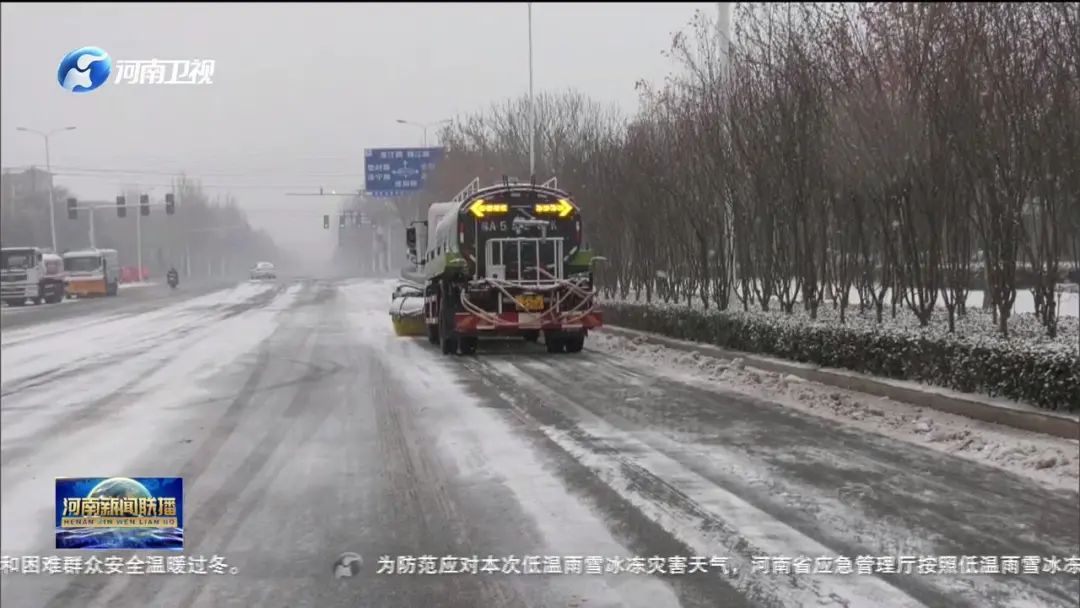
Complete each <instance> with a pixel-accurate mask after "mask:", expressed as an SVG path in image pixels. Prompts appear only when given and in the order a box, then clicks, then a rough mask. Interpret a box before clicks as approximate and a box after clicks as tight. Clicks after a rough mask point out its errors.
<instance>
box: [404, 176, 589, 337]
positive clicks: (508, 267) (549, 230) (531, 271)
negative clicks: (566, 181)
mask: <svg viewBox="0 0 1080 608" xmlns="http://www.w3.org/2000/svg"><path fill="white" fill-rule="evenodd" d="M479 183H480V182H479V179H475V180H473V181H472V183H470V184H469V186H467V187H466V188H465V189H464V190H462V191H461V193H459V194H458V195H457V196H456V197H454V199H453V200H451V201H448V202H442V203H434V204H432V205H431V206H430V208H429V209H428V218H427V221H426V222H419V223H418V224H416V225H414V226H412V227H410V228H409V229H408V232H407V235H406V243H407V244H408V247H409V254H410V257H412V258H413V259H414V260H416V262H417V266H418V270H419V271H420V273H421V274H422V276H423V277H424V321H425V325H426V326H427V336H428V339H429V341H431V343H432V344H438V345H439V346H440V348H441V349H442V352H443V354H455V353H460V354H473V353H475V352H476V349H477V344H478V342H479V339H480V338H481V337H488V336H518V337H522V338H524V339H525V340H529V341H537V340H539V338H540V336H541V335H542V336H543V338H544V344H545V345H546V347H547V350H548V352H550V353H562V352H567V353H577V352H580V351H581V349H582V347H583V345H584V343H585V336H586V335H587V334H588V332H589V330H591V329H595V328H597V327H600V326H601V324H602V314H601V312H600V310H599V309H598V307H597V302H596V294H595V291H594V289H593V264H594V262H596V261H599V260H603V258H602V257H599V256H595V255H593V253H592V251H590V250H589V249H587V248H586V247H585V245H584V239H583V231H582V230H583V226H582V218H581V213H580V209H579V207H578V205H577V203H576V202H575V201H574V199H573V197H571V196H570V194H569V193H567V192H565V191H562V190H559V189H558V188H557V187H556V186H554V185H550V184H552V183H554V180H552V181H551V182H548V183H547V184H544V185H536V184H535V183H531V182H530V183H522V182H518V181H512V180H510V179H509V178H504V179H503V182H502V183H500V184H496V185H493V186H489V187H487V188H480V187H479Z"/></svg>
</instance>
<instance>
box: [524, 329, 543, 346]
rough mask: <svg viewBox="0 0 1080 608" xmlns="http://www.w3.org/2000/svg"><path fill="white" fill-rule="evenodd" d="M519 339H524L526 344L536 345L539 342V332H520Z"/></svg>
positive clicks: (533, 330)
mask: <svg viewBox="0 0 1080 608" xmlns="http://www.w3.org/2000/svg"><path fill="white" fill-rule="evenodd" d="M521 337H522V338H525V341H526V342H532V343H536V342H537V341H539V340H540V331H539V330H536V329H531V330H529V331H525V332H522V333H521Z"/></svg>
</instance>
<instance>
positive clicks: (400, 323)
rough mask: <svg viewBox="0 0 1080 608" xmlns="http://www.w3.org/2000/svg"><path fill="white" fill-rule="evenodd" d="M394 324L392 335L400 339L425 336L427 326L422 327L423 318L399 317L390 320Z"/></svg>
mask: <svg viewBox="0 0 1080 608" xmlns="http://www.w3.org/2000/svg"><path fill="white" fill-rule="evenodd" d="M391 321H392V322H393V324H394V333H395V334H397V335H398V336H402V337H413V336H426V335H427V326H426V325H424V318H423V317H401V318H398V319H391Z"/></svg>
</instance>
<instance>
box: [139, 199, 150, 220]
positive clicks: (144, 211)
mask: <svg viewBox="0 0 1080 608" xmlns="http://www.w3.org/2000/svg"><path fill="white" fill-rule="evenodd" d="M139 214H140V215H150V195H149V194H140V195H139Z"/></svg>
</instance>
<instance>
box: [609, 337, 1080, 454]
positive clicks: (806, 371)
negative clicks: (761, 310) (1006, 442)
mask: <svg viewBox="0 0 1080 608" xmlns="http://www.w3.org/2000/svg"><path fill="white" fill-rule="evenodd" d="M600 331H603V332H609V333H611V334H613V335H617V336H622V337H625V338H634V337H643V338H645V339H646V340H648V341H650V342H653V343H656V344H660V345H663V346H667V347H669V348H674V349H676V350H681V351H695V350H696V351H699V352H703V353H706V354H710V355H713V356H717V357H722V358H725V359H734V358H736V357H739V358H742V359H743V361H745V362H746V364H747V365H748V366H751V367H756V368H758V369H761V370H765V371H769V372H775V373H779V374H791V375H793V376H797V377H799V378H802V379H804V380H809V381H811V382H820V383H822V384H827V385H830V386H835V387H837V388H843V389H847V390H852V391H858V392H860V393H866V394H868V395H874V396H875V397H887V398H889V399H892V400H894V401H902V402H904V403H909V404H912V405H917V406H922V407H927V408H930V409H935V410H940V411H943V412H948V413H950V414H957V415H960V416H966V417H968V418H974V419H975V420H981V421H983V422H991V423H994V424H1001V425H1004V426H1008V427H1012V428H1015V429H1021V430H1025V431H1032V432H1035V433H1042V434H1044V435H1053V436H1055V437H1064V438H1065V439H1075V440H1080V419H1078V418H1076V417H1072V416H1070V415H1068V414H1060V413H1052V412H1042V411H1038V410H1035V409H1034V408H1032V409H1031V410H1028V409H1024V408H1025V406H1015V407H1008V406H1003V405H996V404H993V403H988V402H986V401H982V400H979V398H978V397H977V396H974V395H973V396H971V397H964V396H960V395H959V394H956V395H950V394H943V393H942V392H932V391H929V390H919V389H916V388H909V387H907V386H901V385H899V384H896V383H893V382H890V381H887V380H883V379H879V378H874V377H872V376H867V375H865V374H858V373H855V372H849V371H847V370H837V369H831V368H825V367H817V366H815V365H811V364H806V363H798V362H794V361H784V360H782V359H774V358H771V357H762V356H760V355H754V354H751V353H744V352H740V351H734V350H728V349H725V348H721V347H719V346H713V345H711V344H706V343H704V342H686V341H683V340H676V339H674V338H668V337H666V336H662V335H659V334H654V333H649V332H643V331H638V330H636V329H629V328H625V327H620V326H617V325H605V326H604V328H603V329H602V330H600Z"/></svg>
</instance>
